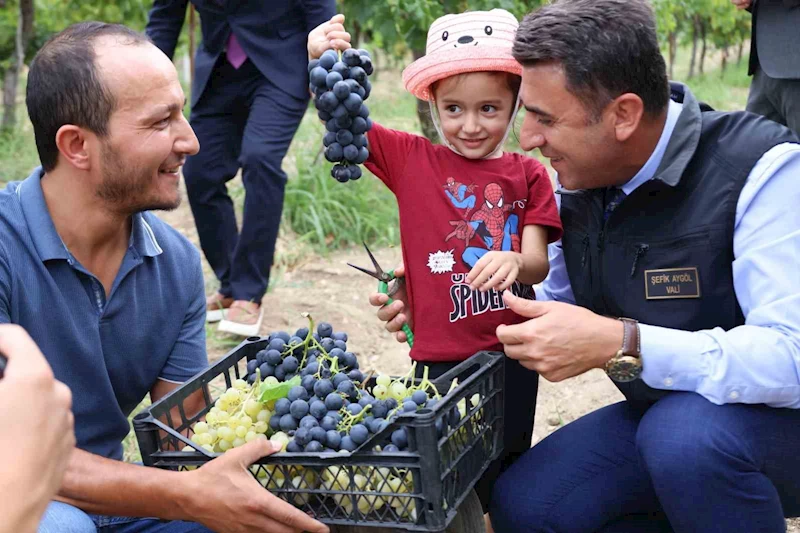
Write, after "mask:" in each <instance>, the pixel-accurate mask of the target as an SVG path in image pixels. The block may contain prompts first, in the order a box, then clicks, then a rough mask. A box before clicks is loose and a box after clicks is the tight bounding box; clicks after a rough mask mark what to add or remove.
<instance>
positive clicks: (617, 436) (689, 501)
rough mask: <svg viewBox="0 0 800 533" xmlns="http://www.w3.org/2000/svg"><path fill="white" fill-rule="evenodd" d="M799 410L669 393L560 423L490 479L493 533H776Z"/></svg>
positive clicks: (794, 471)
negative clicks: (643, 406)
mask: <svg viewBox="0 0 800 533" xmlns="http://www.w3.org/2000/svg"><path fill="white" fill-rule="evenodd" d="M798 443H800V409H775V408H770V407H766V406H763V405H744V404H730V405H722V406H718V405H714V404H712V403H711V402H709V401H708V400H706V399H704V398H703V397H702V396H700V395H698V394H694V393H684V392H680V393H673V394H670V395H668V396H666V397H664V398H662V399H661V400H659V401H658V402H657V403H656V404H655V405H654V406H653V407H651V408H650V409H649V410H648V411H647V412H646V413H645V414H644V415H643V416H641V415H640V414H637V412H635V411H634V410H633V409H631V408H630V407H629V406H628V404H627V403H626V402H620V403H617V404H614V405H610V406H608V407H604V408H602V409H599V410H597V411H594V412H592V413H590V414H588V415H586V416H584V417H581V418H579V419H578V420H576V421H574V422H572V423H570V424H568V425H566V426H564V427H563V428H561V429H559V430H558V431H556V432H555V433H553V434H552V435H550V436H548V437H547V438H545V439H544V440H542V441H541V442H540V443H539V444H537V445H536V446H534V447H533V448H532V449H531V450H530V451H529V452H527V453H526V454H525V455H524V456H523V457H521V458H520V459H519V460H518V461H517V462H516V463H515V464H514V465H513V466H512V467H511V468H510V469H509V470H508V471H507V472H506V473H505V474H504V475H503V476H501V477H500V479H499V480H498V482H497V484H496V486H495V491H494V494H493V498H492V505H491V515H492V524H493V526H494V529H495V531H496V532H497V533H511V532H513V533H522V532H533V531H537V532H538V531H541V532H553V533H555V532H557V533H578V532H581V533H595V532H603V533H622V532H631V533H633V532H639V533H646V532H654V533H655V532H658V533H661V532H672V531H675V532H677V533H689V532H697V533H715V532H719V533H729V532H734V531H737V532H738V531H741V532H742V533H744V532H747V533H761V532H763V533H779V532H784V531H786V522H785V520H784V517H789V516H797V515H798V514H800V453H798Z"/></svg>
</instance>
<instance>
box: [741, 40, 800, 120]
mask: <svg viewBox="0 0 800 533" xmlns="http://www.w3.org/2000/svg"><path fill="white" fill-rule="evenodd" d="M798 31H800V29H798ZM795 53H796V52H795ZM747 110H748V111H750V112H752V113H757V114H759V115H762V116H765V117H767V118H768V119H770V120H772V121H775V122H778V123H780V124H783V125H784V126H787V127H788V128H789V129H790V130H793V131H794V132H795V133H797V134H798V135H800V80H779V79H775V78H770V77H769V76H767V75H766V74H765V73H764V71H763V70H761V68H760V67H759V68H758V70H756V73H755V74H754V75H753V81H752V82H751V84H750V93H749V94H748V96H747Z"/></svg>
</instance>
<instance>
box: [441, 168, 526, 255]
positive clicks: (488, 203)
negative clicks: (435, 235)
mask: <svg viewBox="0 0 800 533" xmlns="http://www.w3.org/2000/svg"><path fill="white" fill-rule="evenodd" d="M448 185H449V180H448ZM447 192H448V193H449V192H450V190H448V191H447ZM473 198H474V197H473ZM456 207H460V206H456ZM513 209H514V202H508V201H507V199H506V198H505V195H504V194H503V189H502V188H501V187H500V185H498V184H497V183H489V184H488V185H486V187H484V189H483V202H482V203H481V204H480V208H479V209H478V210H477V211H475V212H474V213H472V215H471V216H470V212H471V211H472V210H471V209H467V212H466V213H465V216H464V220H451V221H450V225H451V226H453V228H454V229H453V231H452V232H450V234H448V235H447V237H445V241H449V240H450V239H452V238H456V239H460V240H464V244H465V245H466V248H465V250H464V253H463V254H462V255H461V259H462V260H463V261H464V263H466V264H467V265H468V266H470V267H473V266H475V263H477V262H478V260H479V259H480V258H481V257H483V256H484V255H485V254H486V253H487V252H490V251H514V252H519V251H520V237H519V217H518V216H517V215H515V214H508V213H509V212H510V211H511V210H513ZM474 237H477V238H478V239H477V240H478V241H479V242H480V243H481V244H483V246H471V244H474Z"/></svg>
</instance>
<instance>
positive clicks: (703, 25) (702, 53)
mask: <svg viewBox="0 0 800 533" xmlns="http://www.w3.org/2000/svg"><path fill="white" fill-rule="evenodd" d="M700 39H701V41H702V45H701V47H700V74H702V73H703V72H704V70H703V66H704V65H705V63H706V23H705V22H704V21H700Z"/></svg>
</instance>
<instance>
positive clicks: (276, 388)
mask: <svg viewBox="0 0 800 533" xmlns="http://www.w3.org/2000/svg"><path fill="white" fill-rule="evenodd" d="M300 381H301V380H300V376H295V377H293V378H292V379H291V380H289V381H284V382H283V383H278V384H276V385H267V384H266V383H262V384H261V396H260V397H259V401H261V403H267V402H271V401H272V400H277V399H278V398H286V396H288V395H289V390H290V389H291V388H292V387H297V386H298V385H300Z"/></svg>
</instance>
